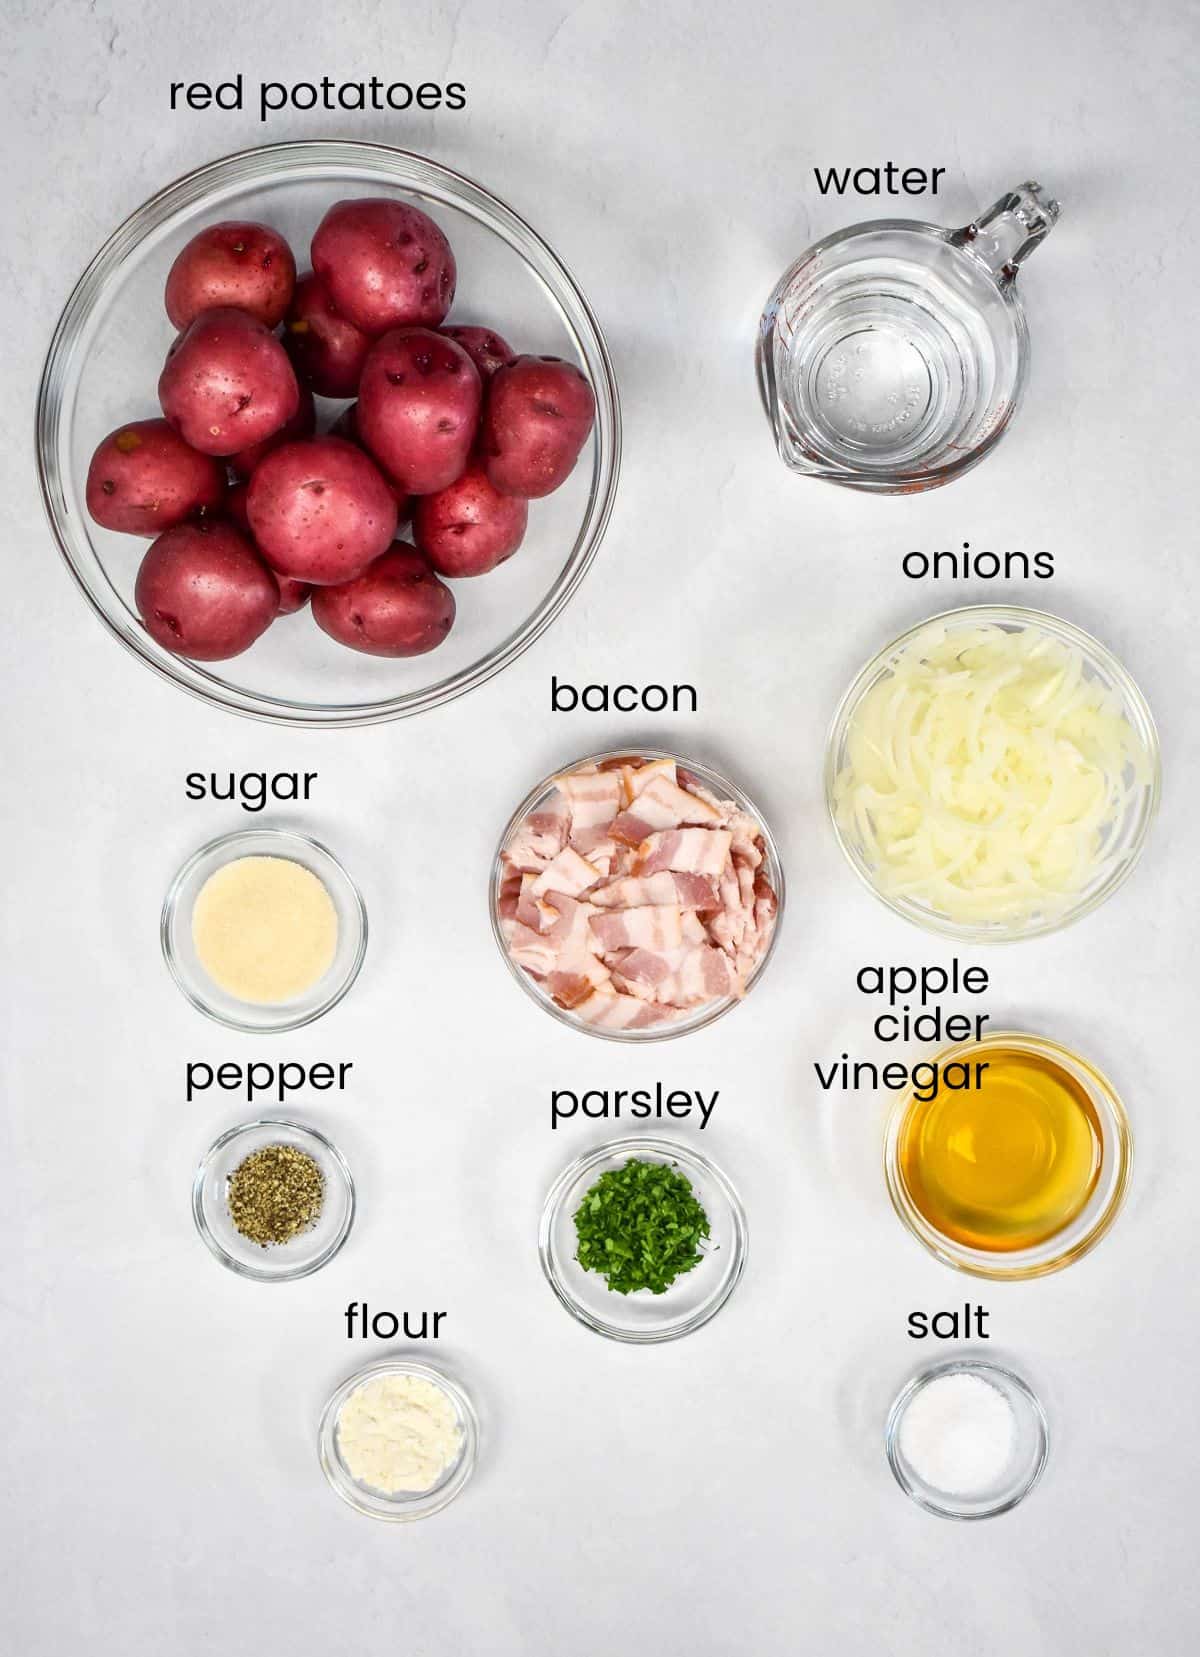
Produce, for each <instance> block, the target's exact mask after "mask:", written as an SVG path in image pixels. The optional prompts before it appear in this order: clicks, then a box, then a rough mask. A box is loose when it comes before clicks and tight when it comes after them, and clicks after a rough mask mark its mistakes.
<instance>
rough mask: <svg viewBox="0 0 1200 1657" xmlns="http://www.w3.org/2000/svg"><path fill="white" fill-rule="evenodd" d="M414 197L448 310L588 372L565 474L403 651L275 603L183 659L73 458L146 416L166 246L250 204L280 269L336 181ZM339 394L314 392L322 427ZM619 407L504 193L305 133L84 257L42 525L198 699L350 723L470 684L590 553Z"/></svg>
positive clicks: (44, 478) (42, 436)
mask: <svg viewBox="0 0 1200 1657" xmlns="http://www.w3.org/2000/svg"><path fill="white" fill-rule="evenodd" d="M381 194H387V195H395V196H398V197H402V198H403V199H405V200H407V201H412V202H416V203H418V204H419V205H420V206H421V207H422V208H423V209H424V210H425V211H427V212H429V213H430V215H431V216H432V217H433V218H434V219H436V220H437V222H438V223H439V224H440V225H441V227H442V229H443V230H444V231H445V232H446V234H447V236H448V237H449V238H450V242H451V244H452V246H453V248H454V253H455V258H456V260H457V263H458V273H459V280H458V298H457V299H456V301H455V304H454V309H453V311H452V312H451V320H452V321H454V322H460V323H462V322H485V323H487V324H488V325H489V326H491V327H494V328H497V329H499V330H500V332H501V333H502V334H504V336H505V337H506V338H507V339H508V340H510V342H511V343H512V344H513V346H514V347H515V349H517V350H518V351H531V352H536V353H539V354H544V355H551V356H560V357H565V358H567V359H568V360H569V361H572V362H575V363H577V364H578V365H579V367H580V368H581V369H582V370H583V371H584V372H585V373H586V374H587V376H588V378H589V380H590V381H591V384H592V387H593V390H594V391H595V394H596V423H595V429H594V431H593V434H592V436H591V438H590V439H589V441H588V444H587V445H586V447H585V448H584V451H583V453H582V455H581V456H580V458H579V463H578V465H577V466H576V467H575V470H574V472H573V473H572V475H571V477H570V478H569V479H568V480H567V482H566V483H565V484H564V485H563V487H562V488H561V489H559V490H558V491H557V492H556V493H555V494H553V495H551V496H549V497H548V498H546V499H545V500H540V501H535V502H533V503H532V504H531V507H530V522H529V532H528V534H527V536H526V540H525V544H524V546H522V548H521V550H520V552H519V553H518V554H517V555H516V556H515V557H513V558H510V559H509V560H508V561H507V562H506V563H505V564H503V565H502V566H501V567H500V568H499V569H497V570H494V571H493V572H492V573H491V574H490V575H487V576H484V577H479V578H476V579H474V580H470V581H460V582H456V583H455V597H456V599H457V601H458V617H457V620H456V623H455V626H454V629H453V631H452V632H451V634H450V636H449V638H448V639H447V640H446V642H445V644H444V645H442V646H441V647H440V648H439V649H437V650H435V651H432V652H431V653H430V654H429V655H427V656H417V657H413V658H411V659H409V660H398V659H387V658H380V657H374V656H365V655H362V654H361V653H359V652H357V651H352V650H347V649H346V648H344V647H343V646H341V645H339V644H337V643H335V642H334V640H332V639H330V638H328V637H327V636H326V635H325V634H324V633H322V632H321V631H320V629H319V628H318V627H316V625H315V624H314V623H313V620H312V617H311V615H310V614H309V613H308V611H307V610H304V611H301V612H300V613H299V614H298V615H294V616H285V617H282V618H281V619H280V620H279V621H278V622H277V623H276V624H275V625H274V626H272V627H271V628H270V629H269V630H268V631H267V632H266V633H265V634H264V635H263V637H262V638H261V639H259V640H258V642H257V643H256V644H254V645H253V646H252V647H251V649H250V650H248V651H246V652H245V653H244V654H243V655H241V656H236V657H234V658H233V660H231V661H228V662H216V663H208V664H205V663H200V662H190V661H185V660H184V659H183V658H181V657H178V656H173V655H171V653H170V652H169V651H166V650H163V649H162V648H161V647H160V646H159V645H157V644H156V643H155V642H154V641H153V640H152V639H151V638H150V637H149V635H148V634H147V633H146V632H145V630H144V628H143V627H142V625H141V623H140V621H139V620H138V616H137V612H136V611H135V609H134V605H133V586H134V581H135V579H136V576H137V571H138V565H139V563H140V562H141V559H142V555H143V553H144V552H145V550H146V546H147V543H146V542H145V541H143V540H141V539H139V538H137V537H135V536H130V535H117V534H113V533H111V532H110V531H108V530H104V529H101V528H100V527H99V526H98V525H96V524H93V523H92V521H91V520H90V518H89V517H88V515H87V511H86V508H85V504H84V484H85V480H86V477H87V468H88V463H89V461H90V459H91V456H92V452H93V450H94V449H95V447H96V445H97V444H98V443H99V441H100V439H101V438H102V437H104V435H105V434H106V433H107V432H109V431H111V430H112V429H113V427H115V426H117V425H119V424H121V422H122V421H125V420H135V419H143V418H147V417H154V416H157V415H158V414H159V412H160V411H159V408H158V401H157V397H156V390H155V388H156V386H157V382H158V376H159V372H160V370H161V368H162V363H163V359H164V357H165V356H166V352H167V347H168V346H169V345H170V343H171V337H172V330H171V326H170V324H169V322H168V321H167V317H166V314H165V312H164V310H163V298H162V295H163V284H164V281H165V279H166V274H167V271H168V270H169V268H170V265H171V262H172V260H173V259H174V257H175V255H176V254H177V253H178V252H179V250H180V248H181V247H182V246H183V245H184V244H185V243H186V242H187V241H188V240H190V238H191V237H192V236H194V235H195V234H196V232H197V231H198V230H200V229H201V228H202V227H203V226H205V225H207V224H212V223H215V222H216V221H218V220H220V219H228V218H243V219H259V220H264V221H266V222H267V223H269V224H272V225H274V226H276V228H277V229H279V230H280V231H282V233H283V234H284V235H285V236H286V237H287V238H288V240H289V242H290V243H291V245H292V247H293V249H294V250H295V252H296V255H297V264H298V267H299V268H300V269H301V270H303V269H304V268H306V266H307V263H308V256H307V250H308V244H309V240H310V238H311V235H312V232H313V231H314V230H315V229H316V226H317V224H318V222H319V221H320V219H321V217H322V215H323V213H324V212H325V209H326V208H327V207H328V206H330V204H331V203H332V202H334V201H337V200H338V199H340V198H342V197H345V196H363V195H371V196H374V195H381ZM343 406H344V405H343V404H341V403H330V402H328V401H327V400H325V399H318V408H319V410H320V413H321V415H322V417H323V418H322V419H321V421H320V425H321V426H322V427H324V426H325V425H327V424H328V423H329V420H330V419H331V418H332V417H333V416H335V415H336V413H337V412H338V411H339V410H340V408H341V407H343ZM620 448H621V421H620V409H619V405H618V401H617V388H616V382H615V379H614V377H613V370H612V364H611V362H610V360H609V355H608V349H607V347H606V345H605V343H604V339H603V337H602V335H601V333H600V329H599V326H598V324H597V322H596V319H595V317H594V316H593V315H592V311H591V308H590V307H589V305H588V302H587V300H586V299H585V298H584V296H583V294H582V292H581V291H580V289H579V287H578V286H577V285H576V283H575V281H574V279H573V278H572V276H571V274H570V272H569V271H568V270H567V269H566V267H565V266H564V264H563V263H562V261H561V260H560V259H559V258H558V256H557V254H556V253H555V252H554V251H553V250H552V249H551V248H550V247H549V246H548V244H547V243H546V242H544V241H543V240H542V238H541V237H540V236H539V235H538V234H537V232H536V231H534V230H533V229H531V228H530V226H529V225H527V224H526V223H525V221H524V220H523V219H521V218H520V217H519V216H518V215H517V214H516V213H514V212H513V210H512V208H511V207H508V206H507V205H506V204H505V203H504V202H502V201H500V200H499V199H498V198H497V197H496V196H493V195H491V194H490V193H489V192H488V191H487V190H485V189H483V188H482V186H480V185H478V184H476V183H474V182H473V181H472V180H471V179H469V178H464V177H462V176H461V175H460V174H458V173H455V172H452V171H451V170H450V169H449V168H448V167H443V166H441V165H440V164H439V163H437V162H435V161H430V160H427V159H426V158H425V157H423V156H419V155H413V154H410V153H409V152H408V151H406V150H396V149H390V148H388V147H387V146H385V145H382V144H361V143H351V142H348V141H345V140H340V139H338V140H329V139H323V140H316V141H305V142H302V143H292V144H271V145H267V146H266V147H264V148H262V149H255V150H245V151H243V152H242V153H240V154H238V155H231V156H226V157H225V158H224V159H223V160H220V161H214V162H211V163H210V164H209V165H207V166H204V167H200V168H198V169H197V171H195V172H193V173H189V174H187V175H186V176H185V177H184V178H181V179H178V180H177V181H176V182H175V183H174V184H170V185H168V186H167V188H166V189H165V190H161V191H160V192H159V193H158V195H156V196H154V197H152V198H151V200H150V201H148V202H146V204H145V205H144V206H143V207H140V208H138V210H137V212H135V213H134V214H132V215H131V217H130V218H128V219H127V220H126V221H125V223H124V224H123V225H121V227H120V228H119V229H118V230H117V231H115V232H114V234H113V235H112V236H111V237H110V238H109V240H108V241H107V242H106V243H105V245H104V246H103V247H102V248H101V249H100V251H99V253H97V255H96V257H95V258H94V259H93V260H92V262H91V264H90V265H89V266H88V267H87V269H86V270H85V271H84V273H83V275H82V276H81V277H80V279H79V281H78V283H77V284H76V286H75V290H74V292H73V293H72V294H71V297H70V299H69V300H68V301H67V305H66V309H65V310H64V311H63V314H62V317H61V318H60V320H59V324H58V327H57V328H56V330H55V333H54V338H53V340H52V341H51V344H50V350H49V353H48V355H47V358H46V365H45V369H44V370H43V374H42V384H41V390H40V394H39V398H38V411H37V450H38V469H39V474H40V478H41V485H42V494H43V498H44V500H45V504H46V510H47V513H48V515H49V518H50V524H51V527H52V529H53V531H54V535H55V538H56V539H57V541H58V544H59V547H60V548H61V550H62V553H63V556H64V558H65V559H66V561H67V565H68V567H69V568H70V571H71V573H72V575H73V576H74V578H75V580H76V582H77V583H78V585H79V588H80V590H81V591H82V593H83V595H84V597H85V598H86V599H87V600H88V602H89V604H91V606H92V608H93V609H94V610H95V611H96V614H97V615H98V616H99V617H100V619H101V620H102V621H103V622H104V623H105V625H106V626H107V627H108V628H109V630H110V632H112V633H113V634H114V635H115V636H116V637H117V638H118V639H119V640H120V641H121V643H122V644H123V645H125V647H126V648H127V649H128V650H131V651H132V652H133V654H134V655H135V656H137V657H138V659H139V660H140V661H143V662H145V663H146V665H147V666H148V667H151V668H153V669H154V671H155V672H156V673H159V674H161V675H162V676H163V677H164V678H166V679H169V680H170V681H171V682H172V683H173V684H177V685H180V686H181V687H182V688H183V689H184V690H186V691H189V692H190V693H191V694H192V695H194V696H198V697H200V698H201V699H202V700H204V701H206V702H210V703H212V704H213V705H214V706H215V707H220V708H226V709H228V710H229V711H230V712H232V713H239V714H245V715H248V716H250V717H252V718H258V719H266V720H272V721H274V722H276V723H279V724H289V725H305V726H330V725H332V726H342V725H369V724H374V723H377V722H379V721H382V720H387V719H398V718H401V717H403V716H404V715H406V714H413V713H420V712H422V711H423V710H424V709H426V708H433V707H437V706H438V705H439V704H441V703H443V702H447V701H449V700H451V698H453V697H455V696H460V695H462V693H463V692H464V691H468V690H471V689H473V688H474V687H475V686H476V685H481V684H483V683H484V682H485V680H487V679H490V678H491V677H492V675H493V674H495V673H499V672H500V670H501V669H502V668H504V667H506V666H507V665H508V663H509V662H511V661H513V660H515V659H516V657H517V656H519V655H520V654H521V652H522V651H523V650H525V649H527V648H528V646H529V645H530V644H532V643H533V641H534V640H535V639H536V638H537V637H538V636H539V635H540V634H541V633H542V632H543V631H544V630H545V629H546V628H547V627H548V626H549V625H550V623H551V622H552V621H553V620H554V618H555V617H556V616H557V615H558V613H559V611H560V610H561V609H562V608H563V606H564V605H565V604H566V603H567V601H568V599H569V598H570V597H571V595H572V594H573V593H574V591H575V589H576V588H577V587H578V585H579V583H580V581H581V580H582V579H583V577H584V575H585V574H586V573H587V571H588V569H589V568H590V566H591V563H592V560H593V559H594V557H595V556H596V551H597V549H598V547H599V545H600V541H601V538H602V536H603V534H604V530H605V526H606V525H607V523H608V518H609V514H610V512H611V509H612V503H613V496H614V492H615V489H616V482H617V472H618V466H619V461H620Z"/></svg>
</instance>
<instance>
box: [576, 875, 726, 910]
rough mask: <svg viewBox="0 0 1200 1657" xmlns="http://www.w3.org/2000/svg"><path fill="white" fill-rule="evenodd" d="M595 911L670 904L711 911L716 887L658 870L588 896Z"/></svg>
mask: <svg viewBox="0 0 1200 1657" xmlns="http://www.w3.org/2000/svg"><path fill="white" fill-rule="evenodd" d="M591 901H592V902H593V903H594V904H595V905H596V907H597V908H599V909H638V908H641V907H642V906H643V905H644V904H651V903H653V904H661V903H670V904H674V905H675V906H676V907H677V908H679V909H715V908H716V907H717V903H718V898H717V885H716V882H715V881H714V880H711V879H710V878H709V877H708V876H707V875H691V874H679V873H677V872H676V871H675V870H674V869H660V870H659V872H658V873H657V874H656V875H647V876H645V877H642V876H639V875H623V876H622V877H621V878H620V879H619V880H610V881H609V882H608V884H607V885H606V886H601V887H600V889H599V890H598V891H596V892H593V893H592V894H591Z"/></svg>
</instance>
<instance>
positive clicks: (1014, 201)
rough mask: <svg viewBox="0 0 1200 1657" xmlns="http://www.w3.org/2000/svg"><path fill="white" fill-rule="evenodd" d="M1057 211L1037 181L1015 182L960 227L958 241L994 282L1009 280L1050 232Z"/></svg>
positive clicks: (1012, 278)
mask: <svg viewBox="0 0 1200 1657" xmlns="http://www.w3.org/2000/svg"><path fill="white" fill-rule="evenodd" d="M1058 214H1059V205H1058V203H1057V202H1056V201H1055V200H1054V199H1053V197H1051V196H1050V195H1049V194H1048V193H1047V192H1046V191H1045V190H1044V189H1043V188H1042V186H1041V185H1040V184H1034V183H1032V182H1029V183H1026V184H1018V186H1017V188H1016V189H1015V190H1010V191H1009V192H1008V194H1007V195H1005V196H1001V197H1000V200H999V201H997V202H995V203H993V205H992V206H991V207H989V208H988V210H987V212H986V213H984V214H982V215H981V216H980V217H979V218H978V219H976V220H975V221H974V223H972V224H969V225H967V226H966V228H965V229H963V230H960V231H959V233H958V239H959V243H960V246H962V247H963V248H964V250H965V251H966V252H968V253H970V254H971V255H972V256H973V257H974V258H976V259H979V260H981V261H982V262H983V263H984V264H985V265H986V266H987V268H988V269H989V270H990V271H991V273H992V275H993V276H994V277H995V278H996V280H997V282H999V283H1001V284H1004V283H1006V282H1011V281H1013V280H1014V278H1015V277H1016V274H1017V268H1018V266H1019V265H1021V264H1022V263H1023V262H1024V260H1026V259H1028V257H1029V255H1030V254H1031V253H1032V252H1033V250H1034V248H1035V247H1036V246H1037V245H1038V243H1039V242H1044V241H1045V239H1046V237H1047V236H1048V235H1049V234H1050V232H1051V230H1052V229H1053V228H1054V225H1055V223H1056V222H1057V220H1058Z"/></svg>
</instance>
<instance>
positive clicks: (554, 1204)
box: [538, 1134, 750, 1346]
mask: <svg viewBox="0 0 1200 1657" xmlns="http://www.w3.org/2000/svg"><path fill="white" fill-rule="evenodd" d="M646 1151H651V1152H653V1153H655V1154H656V1155H658V1156H659V1157H662V1158H664V1159H665V1160H667V1161H669V1162H671V1163H678V1164H679V1165H680V1167H681V1168H683V1169H685V1170H688V1169H689V1168H690V1169H691V1170H693V1171H700V1172H702V1173H703V1174H704V1176H705V1177H706V1178H707V1179H709V1180H711V1181H712V1183H713V1185H715V1186H716V1188H717V1190H718V1191H719V1192H720V1193H721V1196H722V1197H723V1198H724V1200H725V1202H726V1203H727V1204H728V1206H729V1213H730V1219H731V1222H732V1227H733V1240H732V1243H731V1249H732V1253H733V1259H732V1263H731V1265H730V1267H729V1275H728V1278H727V1280H726V1282H725V1283H724V1285H723V1286H722V1289H721V1292H720V1294H719V1295H717V1296H716V1298H715V1299H713V1300H712V1301H711V1302H709V1303H707V1304H706V1305H704V1306H702V1307H701V1308H699V1310H697V1311H696V1312H694V1313H692V1315H691V1316H690V1317H688V1318H685V1319H683V1320H682V1321H681V1322H679V1323H678V1324H675V1325H668V1326H667V1327H666V1328H665V1329H662V1330H657V1329H656V1330H644V1329H635V1330H630V1329H627V1328H624V1327H622V1326H620V1325H618V1324H613V1323H609V1322H608V1320H607V1319H605V1318H601V1317H598V1316H596V1315H595V1314H594V1313H592V1312H590V1311H589V1310H588V1309H587V1307H586V1306H584V1305H583V1304H582V1302H581V1301H579V1300H577V1299H576V1297H575V1296H574V1295H573V1294H572V1293H571V1291H570V1289H569V1288H568V1287H567V1284H566V1281H565V1279H564V1278H563V1276H562V1274H561V1273H560V1272H559V1270H558V1268H557V1265H556V1262H555V1258H554V1251H553V1246H552V1241H553V1235H554V1224H555V1221H556V1220H557V1218H558V1215H559V1210H560V1208H561V1206H562V1204H563V1202H564V1201H565V1200H566V1195H567V1192H568V1191H569V1190H570V1189H571V1187H572V1186H573V1185H574V1184H575V1182H576V1181H577V1180H578V1179H580V1178H581V1177H582V1176H583V1175H584V1174H586V1173H588V1172H589V1170H591V1169H592V1168H596V1167H599V1166H600V1164H601V1163H603V1162H608V1161H610V1160H611V1159H612V1158H613V1157H620V1156H625V1155H626V1154H629V1155H636V1154H637V1153H638V1152H642V1153H645V1152H646ZM749 1253H750V1230H749V1224H748V1222H747V1219H746V1210H745V1207H744V1205H743V1203H742V1199H741V1197H740V1196H739V1195H738V1192H737V1188H736V1186H735V1185H734V1184H733V1182H732V1180H730V1178H729V1176H728V1175H727V1174H726V1173H725V1172H724V1171H723V1169H721V1168H720V1167H718V1165H717V1164H716V1163H715V1162H713V1161H712V1160H711V1158H709V1157H708V1156H706V1155H705V1153H704V1152H703V1151H698V1150H696V1149H695V1148H694V1147H693V1146H691V1145H689V1144H688V1143H687V1142H686V1141H684V1140H679V1139H668V1138H664V1137H663V1136H662V1135H659V1134H624V1135H622V1136H621V1137H620V1138H618V1139H609V1140H606V1141H605V1142H604V1143H603V1144H600V1145H594V1146H593V1147H592V1148H591V1150H587V1151H581V1152H580V1154H579V1155H578V1156H576V1157H573V1158H572V1159H571V1161H570V1162H569V1163H568V1164H567V1165H566V1167H565V1168H563V1169H562V1171H561V1172H560V1173H559V1174H558V1175H557V1177H556V1178H555V1179H554V1181H553V1182H552V1184H551V1186H550V1188H549V1190H548V1191H547V1192H546V1198H545V1201H544V1202H543V1204H542V1213H541V1218H540V1220H539V1221H538V1258H539V1260H540V1261H541V1266H542V1272H543V1274H544V1275H545V1278H546V1281H547V1283H549V1285H550V1287H551V1288H552V1289H553V1291H554V1294H555V1298H556V1299H557V1300H558V1302H559V1304H560V1305H561V1306H563V1307H564V1308H565V1309H566V1310H567V1311H568V1312H569V1313H570V1314H571V1316H572V1317H573V1318H574V1319H575V1321H576V1322H577V1323H581V1324H583V1326H584V1327H585V1328H586V1329H591V1330H592V1331H593V1332H594V1333H595V1334H597V1335H603V1336H605V1338H606V1339H608V1340H614V1341H621V1342H622V1343H624V1344H626V1345H629V1346H658V1345H661V1344H662V1343H663V1342H664V1341H674V1340H680V1339H682V1337H683V1336H684V1335H691V1334H693V1333H694V1332H695V1331H696V1330H697V1329H702V1328H703V1327H704V1325H705V1324H706V1323H708V1322H710V1321H711V1319H713V1318H715V1317H716V1315H717V1313H718V1312H719V1311H720V1310H721V1308H722V1307H723V1306H725V1305H726V1304H727V1303H728V1301H729V1299H730V1297H731V1295H732V1294H733V1291H734V1290H735V1289H736V1288H737V1286H738V1284H739V1283H740V1282H741V1280H742V1277H743V1275H744V1273H745V1270H746V1261H747V1259H748V1257H749Z"/></svg>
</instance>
